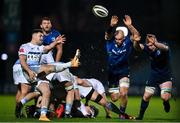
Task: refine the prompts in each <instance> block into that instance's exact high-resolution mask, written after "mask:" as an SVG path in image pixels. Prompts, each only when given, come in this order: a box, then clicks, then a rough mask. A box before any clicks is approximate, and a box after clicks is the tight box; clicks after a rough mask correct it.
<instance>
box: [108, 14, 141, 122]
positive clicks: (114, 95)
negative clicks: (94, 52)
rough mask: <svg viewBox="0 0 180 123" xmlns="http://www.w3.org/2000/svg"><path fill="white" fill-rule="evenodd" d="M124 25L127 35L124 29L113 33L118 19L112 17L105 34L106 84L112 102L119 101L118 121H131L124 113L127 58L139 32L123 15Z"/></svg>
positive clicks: (127, 80)
mask: <svg viewBox="0 0 180 123" xmlns="http://www.w3.org/2000/svg"><path fill="white" fill-rule="evenodd" d="M123 21H124V24H125V25H126V26H127V28H128V29H129V30H130V32H131V34H132V35H131V36H129V35H128V29H127V28H126V27H121V26H119V27H117V28H116V30H115V33H113V28H114V27H116V26H117V24H118V17H117V16H112V18H111V22H110V27H109V28H108V30H107V31H106V32H105V40H106V50H107V55H108V72H109V76H108V82H109V93H110V96H111V100H112V101H117V100H118V99H120V100H121V104H120V116H119V117H120V119H133V118H134V117H131V116H129V115H127V114H126V113H125V110H126V106H127V102H128V96H127V93H128V89H129V84H130V81H129V63H128V58H129V55H130V54H131V51H132V48H133V43H134V42H137V41H139V40H140V35H139V32H138V31H137V30H136V29H135V28H134V26H133V25H132V20H131V17H130V16H128V15H125V18H124V19H123Z"/></svg>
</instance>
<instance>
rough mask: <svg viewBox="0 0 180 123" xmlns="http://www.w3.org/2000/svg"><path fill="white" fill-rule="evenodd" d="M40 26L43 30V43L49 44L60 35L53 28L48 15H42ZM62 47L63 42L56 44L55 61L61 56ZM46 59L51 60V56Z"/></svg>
mask: <svg viewBox="0 0 180 123" xmlns="http://www.w3.org/2000/svg"><path fill="white" fill-rule="evenodd" d="M40 27H41V29H42V30H43V33H44V37H43V45H49V44H51V43H52V42H53V41H55V39H56V38H57V37H58V36H59V35H61V34H60V33H59V32H58V31H57V30H55V29H53V27H52V22H51V20H50V18H48V17H43V18H42V19H41V24H40ZM62 49H63V44H58V45H56V51H57V52H56V55H55V62H59V61H60V59H61V56H62V52H63V50H62ZM49 54H52V52H50V53H49ZM49 57H50V56H49ZM48 59H50V60H52V59H51V57H50V58H48ZM48 63H49V62H48Z"/></svg>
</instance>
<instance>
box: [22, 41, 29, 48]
mask: <svg viewBox="0 0 180 123" xmlns="http://www.w3.org/2000/svg"><path fill="white" fill-rule="evenodd" d="M29 46H30V43H29V42H28V43H24V44H21V46H20V47H29Z"/></svg>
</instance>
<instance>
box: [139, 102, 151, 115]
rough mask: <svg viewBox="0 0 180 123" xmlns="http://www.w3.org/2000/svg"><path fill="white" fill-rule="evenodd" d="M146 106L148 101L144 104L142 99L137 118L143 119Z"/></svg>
mask: <svg viewBox="0 0 180 123" xmlns="http://www.w3.org/2000/svg"><path fill="white" fill-rule="evenodd" d="M148 105H149V101H147V102H146V101H145V100H144V99H142V100H141V107H140V112H139V117H141V118H143V116H144V113H145V111H146V109H147V107H148Z"/></svg>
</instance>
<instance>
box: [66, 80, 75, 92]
mask: <svg viewBox="0 0 180 123" xmlns="http://www.w3.org/2000/svg"><path fill="white" fill-rule="evenodd" d="M65 86H66V87H65V89H66V91H71V90H73V88H74V86H73V84H72V83H71V82H67V83H66V85H65Z"/></svg>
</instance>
